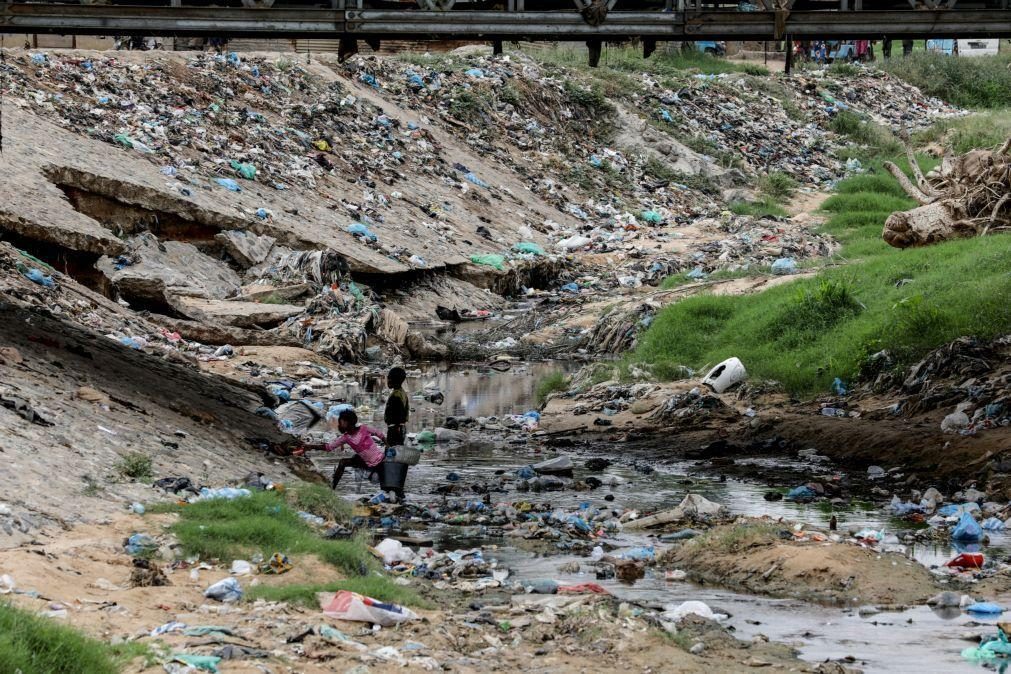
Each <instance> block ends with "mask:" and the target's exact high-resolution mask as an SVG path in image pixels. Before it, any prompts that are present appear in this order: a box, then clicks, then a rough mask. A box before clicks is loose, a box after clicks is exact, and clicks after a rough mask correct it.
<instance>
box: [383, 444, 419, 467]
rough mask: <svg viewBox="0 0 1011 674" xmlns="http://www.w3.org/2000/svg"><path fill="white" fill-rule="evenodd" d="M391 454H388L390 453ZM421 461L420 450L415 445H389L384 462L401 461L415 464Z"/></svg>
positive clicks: (411, 464) (406, 464)
mask: <svg viewBox="0 0 1011 674" xmlns="http://www.w3.org/2000/svg"><path fill="white" fill-rule="evenodd" d="M391 453H392V454H393V456H390V454H391ZM419 461H421V450H420V449H418V448H417V447H390V448H389V449H387V450H386V463H391V462H392V463H402V464H404V465H405V466H416V465H418V462H419Z"/></svg>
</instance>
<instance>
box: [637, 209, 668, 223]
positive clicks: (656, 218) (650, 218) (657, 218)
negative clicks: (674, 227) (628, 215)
mask: <svg viewBox="0 0 1011 674" xmlns="http://www.w3.org/2000/svg"><path fill="white" fill-rule="evenodd" d="M640 217H641V218H642V219H643V220H645V221H646V222H648V223H650V224H651V225H659V224H661V223H662V222H663V216H662V215H660V214H659V213H657V212H656V211H643V212H642V213H641V214H640Z"/></svg>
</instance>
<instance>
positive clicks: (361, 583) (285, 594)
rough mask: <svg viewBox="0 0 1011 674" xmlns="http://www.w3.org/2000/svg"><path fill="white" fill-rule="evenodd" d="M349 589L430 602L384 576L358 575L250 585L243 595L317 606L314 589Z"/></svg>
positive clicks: (423, 603) (425, 604) (400, 601)
mask: <svg viewBox="0 0 1011 674" xmlns="http://www.w3.org/2000/svg"><path fill="white" fill-rule="evenodd" d="M340 590H350V591H351V592H357V593H358V594H364V595H366V596H368V597H374V598H376V599H382V600H383V601H391V602H394V603H397V604H411V605H412V606H421V607H423V608H428V607H430V604H429V603H428V602H426V601H424V600H422V599H420V598H419V597H418V595H417V594H415V592H414V590H410V589H408V588H406V587H401V586H400V585H394V584H393V583H391V582H390V581H389V580H388V579H387V578H385V577H383V576H359V577H356V578H348V579H347V580H338V581H333V582H329V583H319V584H301V583H296V584H292V585H262V584H261V585H257V586H255V587H251V588H249V590H248V591H247V592H246V598H247V599H249V600H250V601H256V600H257V599H264V600H266V601H286V602H289V603H291V604H298V605H300V606H305V607H306V608H312V609H315V608H317V607H318V606H319V602H318V601H317V600H316V593H317V592H338V591H340Z"/></svg>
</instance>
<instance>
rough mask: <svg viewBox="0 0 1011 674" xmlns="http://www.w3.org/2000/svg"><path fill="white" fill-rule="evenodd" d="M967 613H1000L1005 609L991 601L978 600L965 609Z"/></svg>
mask: <svg viewBox="0 0 1011 674" xmlns="http://www.w3.org/2000/svg"><path fill="white" fill-rule="evenodd" d="M965 611H966V613H977V614H980V615H1000V614H1001V613H1003V612H1004V609H1003V608H1001V607H1000V606H998V605H997V604H994V603H993V602H989V601H978V602H976V603H975V604H970V605H969V606H967V607H966V609H965Z"/></svg>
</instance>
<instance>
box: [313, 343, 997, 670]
mask: <svg viewBox="0 0 1011 674" xmlns="http://www.w3.org/2000/svg"><path fill="white" fill-rule="evenodd" d="M576 367H577V364H575V363H569V362H565V361H553V362H535V363H518V364H517V363H514V364H513V366H512V367H511V368H510V369H509V370H508V371H505V372H500V371H495V370H492V369H490V368H487V367H482V366H464V365H454V366H446V365H441V366H437V365H425V366H420V373H419V371H418V370H414V371H413V372H411V376H409V378H408V382H407V384H406V385H405V388H406V389H407V390H408V392H409V394H412V399H411V404H412V412H411V422H410V424H409V432H411V433H418V432H420V431H423V430H425V429H428V430H434V429H435V428H437V427H440V426H441V425H442V423H443V422H444V421H445V419H446V418H447V417H474V418H478V417H486V418H487V417H499V418H502V417H507V416H509V415H522V414H524V413H525V412H527V411H529V410H532V409H535V408H536V402H535V400H536V387H537V383H538V381H540V380H541V379H542V378H543V377H544V376H545V375H547V374H549V373H552V372H556V371H559V370H561V371H564V372H568V371H572V370H574V369H575V368H576ZM409 371H410V370H409ZM383 387H384V382H383V380H382V379H381V378H380V377H366V378H363V379H362V380H360V381H359V382H357V383H356V384H352V385H349V386H348V387H347V388H346V390H345V392H344V395H343V397H344V399H345V400H346V401H347V402H349V403H352V404H354V405H355V407H356V409H357V411H358V413H359V416H360V417H361V419H362V420H363V422H364V423H369V424H371V425H373V426H375V427H377V428H384V426H383V425H382V406H383V401H384V400H385V390H384V388H383ZM425 390H427V391H428V392H429V393H431V392H432V391H436V390H437V391H439V392H441V394H442V395H443V396H444V401H443V402H442V403H441V404H438V405H436V404H433V403H432V402H430V401H428V400H425V399H424V397H423V396H422V395H421V394H420V392H422V391H425ZM565 454H568V455H569V456H571V458H572V459H573V461H574V463H575V466H576V468H575V477H576V478H585V477H587V476H589V475H594V476H596V477H598V478H602V477H604V475H614V476H618V477H619V478H621V479H622V481H623V483H622V484H620V485H616V486H606V485H605V486H601V487H599V488H597V489H593V490H590V491H574V490H571V489H564V490H560V491H548V492H540V493H534V492H519V491H517V490H516V489H508V490H507V491H505V492H495V491H492V492H491V494H490V496H491V500H492V503H496V502H500V501H510V502H511V501H521V500H525V501H530V502H532V503H550V504H551V505H552V506H553V508H555V509H559V510H563V511H565V512H572V511H574V510H576V509H577V508H579V507H580V506H581V505H584V504H586V505H588V506H589V507H591V508H607V507H619V508H632V509H636V510H639V511H640V512H643V511H646V512H651V511H659V510H663V509H665V508H671V507H673V506H675V505H677V504H678V503H680V501H681V500H682V499H683V498H684V496H685V495H686V494H687V493H689V492H691V493H695V494H701V495H702V496H704V497H705V498H707V499H710V500H712V501H715V502H717V503H720V504H722V505H724V506H726V507H727V508H728V509H729V511H730V512H731V514H733V515H744V516H755V517H758V516H763V515H768V516H770V517H773V518H784V519H785V520H787V521H790V522H803V523H807V524H811V525H814V526H817V527H822V528H827V527H828V523H829V519H830V518H831V517H832V516H833V515H835V516H836V518H837V520H838V528H839V530H840V531H842V532H845V531H848V530H851V529H864V528H869V529H875V530H883V531H885V532H886V533H888V532H894V531H895V530H896V529H900V528H904V529H908V528H909V526H908V524H905V525H903V524H901V523H899V522H897V521H895V520H893V519H892V518H891V516H890V514H889V513H888V512H887V511H886V510H885V509H884V508H882V507H879V506H875V505H872V504H870V503H861V502H856V504H854V505H851V506H847V507H844V508H840V507H826V504H825V503H822V504H819V503H812V504H799V503H791V502H788V501H771V502H770V501H766V500H765V499H764V498H763V496H764V494H765V493H766V492H768V491H769V485H767V484H765V483H762V482H758V481H749V480H747V479H740V478H737V477H725V476H720V475H719V474H715V473H712V474H710V473H709V471H707V472H705V473H701V474H700V473H699V468H698V467H697V466H696V465H695V464H694V463H692V462H689V461H681V462H669V461H664V446H663V441H662V439H657V440H656V441H655V444H654V445H653V446H652V447H649V446H647V445H643V444H642V443H641V442H640V443H638V444H637V445H636V447H635V449H634V451H629V450H628V449H627V448H625V447H621V446H617V445H615V444H614V443H610V444H609V443H604V442H601V443H598V444H596V445H591V446H590V447H588V448H580V449H573V450H569V449H561V450H556V449H546V450H539V449H538V448H536V447H535V446H533V445H532V444H531V443H528V442H526V441H523V440H519V439H512V438H511V436H508V435H507V436H505V439H504V440H503V439H502V437H499V436H496V437H494V438H483V437H481V433H480V431H477V432H473V433H471V434H470V435H469V436H468V438H467V440H466V441H465V442H462V443H459V444H454V445H449V446H443V445H441V444H437V445H435V446H434V447H431V448H429V449H426V450H425V451H424V452H423V453H422V458H421V461H420V463H419V464H418V465H415V466H412V467H411V468H410V470H409V474H408V477H407V485H406V488H405V491H406V493H407V500H408V502H414V503H420V504H425V503H433V504H434V503H439V502H441V501H442V499H443V497H442V496H440V495H438V494H437V493H436V491H435V490H436V489H438V488H439V487H444V486H446V485H447V484H449V483H450V482H451V481H452V482H458V483H459V484H461V485H470V484H475V483H481V482H488V481H489V480H492V479H494V478H497V477H498V476H499V475H501V474H510V475H514V474H515V471H516V470H517V469H519V468H521V467H523V466H527V465H530V464H533V463H537V462H540V461H544V460H545V459H549V458H553V457H555V456H558V455H565ZM594 457H601V458H606V459H609V460H611V461H612V462H613V463H612V464H611V465H610V466H608V467H607V468H606V469H605V470H604V471H596V472H591V471H588V470H586V469H585V468H584V467H583V466H584V464H585V463H586V460H588V459H590V458H594ZM313 462H314V464H315V465H316V466H317V468H318V469H319V470H320V471H321V472H322V473H323V474H324V475H326V476H329V474H330V472H331V471H332V467H333V466H334V465H335V463H336V460H335V455H327V454H324V455H322V456H321V455H316V456H314V458H313ZM749 464H751V465H755V466H756V467H759V468H775V469H782V468H787V469H789V468H794V469H797V470H800V469H806V470H808V471H810V469H811V464H810V463H806V464H805V463H803V462H802V461H799V460H797V459H795V458H791V457H768V456H761V457H754V458H750V459H740V460H738V461H737V462H736V465H737V466H738V467H740V466H742V465H745V466H746V465H749ZM646 466H648V467H646ZM825 468H826V469H828V468H829V466H828V465H826V466H825ZM781 486H791V485H781ZM338 491H339V492H340V493H342V495H344V496H345V497H346V498H347V499H349V500H354V501H359V500H360V499H362V498H363V497H364V498H370V497H372V496H374V495H375V494H376V493H377V492H378V487H377V486H376V485H373V484H370V483H369V482H368V481H365V480H362V479H360V478H356V476H355V474H354V473H353V472H349V473H348V474H347V475H346V476H345V478H344V480H343V481H342V482H341V484H340V485H339V486H338ZM609 494H610V495H613V496H614V499H613V501H606V500H605V497H606V496H608V495H609ZM481 498H482V495H480V494H473V493H472V494H470V495H469V496H468V495H464V494H458V495H453V496H450V497H449V499H450V500H474V501H479V500H481ZM404 533H407V534H410V535H411V536H412V537H420V538H423V539H428V540H430V541H431V545H432V547H433V548H434V549H436V550H438V551H449V550H460V549H471V548H481V549H482V550H483V553H484V557H485V558H486V559H494V560H497V561H498V562H499V565H500V566H502V567H505V568H508V569H509V570H510V574H511V575H510V578H509V582H511V581H514V580H519V581H521V582H522V581H528V580H537V579H551V580H555V581H557V582H559V583H561V584H577V583H587V582H595V583H598V584H599V585H601V586H603V587H604V588H605V589H606V590H607V591H608V592H610V593H611V594H613V595H614V596H615V597H617V598H619V599H621V600H627V601H630V602H637V603H641V604H644V605H654V606H659V605H666V604H674V605H677V604H680V603H681V602H684V601H690V600H694V601H702V602H705V603H706V604H708V605H709V606H710V607H711V608H712V609H713V611H714V612H716V613H724V614H728V615H729V618H727V619H726V620H725V621H723V624H724V625H726V626H728V627H730V628H731V629H732V630H733V631H734V633H735V634H736V635H737V636H738V637H739V638H741V639H745V640H748V639H750V638H751V637H753V636H756V635H764V636H766V637H768V638H769V639H770V640H772V641H777V642H781V643H785V644H788V645H791V646H793V647H795V648H796V649H797V650H798V651H799V653H800V656H801V657H802V658H803V659H805V660H807V661H810V662H821V661H824V660H827V659H831V660H842V659H848V658H852V662H854V664H855V665H856V666H859V667H861V668H862V669H863V670H864V671H869V672H870V671H879V672H883V671H889V672H899V671H910V672H912V671H916V672H920V671H925V670H924V667H923V664H922V663H923V662H926V661H929V662H931V666H930V667H928V668H927V669H929V670H932V671H978V670H979V667H978V666H974V665H973V664H971V663H969V662H967V661H965V660H964V659H963V658H962V657H961V656H960V652H961V651H962V649H963V648H966V647H967V646H970V645H973V642H972V641H969V640H967V639H966V635H967V634H972V635H979V634H982V633H992V632H993V630H994V625H995V624H996V622H997V620H998V619H997V618H994V619H991V620H988V619H986V618H981V617H979V616H970V615H968V614H966V613H963V612H961V611H960V610H957V609H954V610H951V609H949V610H947V612H945V611H944V610H934V609H930V608H929V607H927V606H916V607H913V608H909V609H906V610H904V611H888V612H881V613H877V614H874V615H865V616H861V615H859V613H858V611H857V610H856V609H857V608H858V607H857V606H856V605H854V606H852V607H850V608H848V609H844V608H841V607H835V606H822V605H819V604H816V603H811V602H803V601H799V600H795V599H774V598H769V597H762V596H755V595H748V594H741V593H737V592H732V591H728V590H721V589H717V588H713V587H707V586H699V585H695V584H692V583H689V582H684V581H681V582H671V581H668V580H666V579H665V577H664V573H663V571H662V570H659V569H656V568H651V567H648V568H647V569H646V575H645V577H644V578H642V579H640V580H638V581H636V582H635V583H634V584H628V583H623V582H621V581H618V580H616V579H613V578H612V579H607V580H599V579H597V578H596V576H595V573H594V569H593V567H592V566H591V565H590V558H589V556H588V555H587V554H586V553H585V551H579V552H573V551H566V550H563V549H553V548H552V546H553V545H554V544H553V543H551V542H547V543H546V542H543V541H538V543H540V544H541V545H539V546H537V551H531V550H529V549H526V548H525V547H523V546H522V545H521V544H517V539H514V538H508V537H505V538H503V537H501V536H496V535H491V532H489V531H488V528H487V527H485V526H483V525H464V526H456V525H451V524H446V523H441V522H440V523H433V524H431V525H428V526H427V528H421V529H415V528H411V529H409V530H408V529H405V530H404ZM990 539H991V544H990V546H989V547H988V548H987V551H988V552H989V553H990V554H991V555H993V554H994V553H997V554H1007V553H1008V551H1009V550H1011V538H1009V537H1008V536H1006V535H1004V534H1001V533H997V534H990ZM605 540H606V541H607V542H608V543H610V544H611V545H613V546H616V547H617V548H618V549H616V550H615V551H614V552H615V553H616V554H618V553H620V552H621V551H622V550H621V549H622V548H627V549H631V548H637V547H644V546H655V548H656V551H657V552H659V551H660V550H661V549H663V548H666V547H668V546H669V545H670V544H664V543H660V542H659V541H658V539H657V538H656V537H655V536H649V535H648V534H647V533H646V532H641V531H635V532H630V531H624V532H620V533H618V534H615V535H613V536H610V537H608V538H606V539H605ZM882 548H883V549H885V550H892V551H897V552H901V553H903V554H905V555H906V556H907V557H909V558H911V559H914V560H916V561H917V562H919V563H922V564H924V565H926V566H928V567H929V566H931V565H939V564H943V563H944V562H946V561H947V560H949V559H951V558H952V557H953V556H954V555H955V554H957V552H958V551H956V550H955V549H954V548H953V547H952V546H950V545H945V544H934V545H931V544H926V545H925V544H920V543H918V544H916V545H911V546H906V545H891V546H889V545H884V546H882ZM570 562H576V563H578V564H579V565H580V567H581V568H580V572H577V573H566V572H560V571H559V567H561V566H563V565H565V564H567V563H570ZM986 599H988V600H992V601H996V602H998V603H1001V602H1002V601H1005V602H1006V601H1011V596H1008V597H988V598H986ZM977 642H978V640H977ZM928 659H929V660H928Z"/></svg>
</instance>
